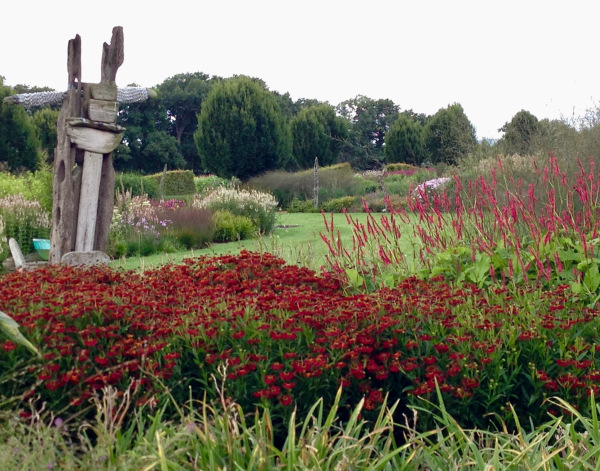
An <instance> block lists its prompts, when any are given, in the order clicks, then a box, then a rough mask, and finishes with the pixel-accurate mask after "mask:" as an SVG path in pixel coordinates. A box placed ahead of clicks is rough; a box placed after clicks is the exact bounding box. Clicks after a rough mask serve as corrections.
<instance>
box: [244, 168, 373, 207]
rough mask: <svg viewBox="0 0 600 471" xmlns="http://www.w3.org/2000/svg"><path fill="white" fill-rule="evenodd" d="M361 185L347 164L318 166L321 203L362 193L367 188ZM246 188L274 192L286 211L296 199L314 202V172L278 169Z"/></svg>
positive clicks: (255, 179) (360, 181) (257, 178)
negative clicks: (362, 189)
mask: <svg viewBox="0 0 600 471" xmlns="http://www.w3.org/2000/svg"><path fill="white" fill-rule="evenodd" d="M362 184H363V182H362V180H361V179H360V178H359V177H356V175H355V173H354V171H353V170H352V168H351V167H350V164H348V163H344V164H337V165H332V166H330V167H319V201H326V200H327V199H330V198H337V197H341V196H349V195H356V194H359V193H360V192H361V188H364V186H363V185H362ZM247 185H248V186H249V187H251V188H256V189H258V190H261V191H267V192H269V193H272V194H273V195H275V197H276V198H277V201H278V202H279V204H280V205H281V207H282V208H284V209H286V208H288V207H289V205H290V204H291V202H292V201H294V200H295V199H297V200H307V199H310V200H312V198H313V193H314V172H313V170H304V171H301V172H285V171H282V170H276V171H272V172H267V173H265V174H264V175H261V176H259V177H254V178H252V179H250V180H248V182H247Z"/></svg>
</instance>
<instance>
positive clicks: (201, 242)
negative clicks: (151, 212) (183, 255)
mask: <svg viewBox="0 0 600 471" xmlns="http://www.w3.org/2000/svg"><path fill="white" fill-rule="evenodd" d="M211 218H212V214H211V212H210V211H208V210H206V209H200V208H194V207H191V206H181V207H174V208H171V209H164V210H163V211H162V212H161V215H160V219H161V220H163V221H168V223H167V225H166V227H165V228H160V229H159V231H160V232H161V235H162V238H163V239H165V238H166V239H171V240H173V241H174V242H176V243H177V244H180V245H182V246H183V247H184V248H185V249H187V250H190V249H200V248H203V247H206V246H208V245H209V244H210V243H211V242H212V240H213V227H212V222H211Z"/></svg>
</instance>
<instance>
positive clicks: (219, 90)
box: [194, 76, 291, 180]
mask: <svg viewBox="0 0 600 471" xmlns="http://www.w3.org/2000/svg"><path fill="white" fill-rule="evenodd" d="M194 139H195V142H196V146H197V149H198V155H199V156H200V159H201V161H202V165H203V167H204V168H205V169H206V170H207V171H209V172H211V173H214V174H216V175H218V176H220V177H224V178H230V177H233V176H235V177H237V178H240V179H241V180H245V179H247V178H249V177H252V176H254V175H257V174H260V173H263V172H266V171H268V170H273V169H275V168H281V167H286V166H288V165H290V159H291V140H290V136H289V127H288V125H287V123H286V122H285V119H284V117H283V114H282V113H281V109H280V107H279V103H278V101H277V99H276V98H275V96H274V95H273V94H272V93H271V92H269V91H268V90H267V89H265V88H264V87H263V86H261V85H260V84H259V83H258V82H257V81H256V80H253V79H251V78H248V77H244V76H239V77H234V78H231V79H227V80H225V81H223V82H221V83H218V84H216V85H215V86H214V87H213V89H212V90H211V92H210V93H209V95H208V96H207V98H206V100H205V101H204V103H203V105H202V110H201V111H200V114H199V115H198V129H197V131H196V132H195V133H194Z"/></svg>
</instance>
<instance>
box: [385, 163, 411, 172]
mask: <svg viewBox="0 0 600 471" xmlns="http://www.w3.org/2000/svg"><path fill="white" fill-rule="evenodd" d="M385 168H386V170H387V171H388V172H395V171H397V170H418V167H415V166H414V165H411V164H407V163H405V162H392V163H388V164H387V165H386V166H385Z"/></svg>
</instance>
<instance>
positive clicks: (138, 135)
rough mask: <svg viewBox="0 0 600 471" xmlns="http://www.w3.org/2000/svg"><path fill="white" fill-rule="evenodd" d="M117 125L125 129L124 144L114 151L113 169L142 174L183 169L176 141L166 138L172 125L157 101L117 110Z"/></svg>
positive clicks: (131, 105) (183, 164)
mask: <svg viewBox="0 0 600 471" xmlns="http://www.w3.org/2000/svg"><path fill="white" fill-rule="evenodd" d="M117 123H118V124H120V125H122V126H124V127H125V134H124V136H123V141H122V143H121V144H120V145H119V147H118V148H117V150H116V151H115V161H114V165H115V169H116V170H117V171H132V172H142V173H146V174H147V173H153V172H159V171H160V170H162V169H163V168H164V166H165V165H167V167H168V168H170V169H178V168H184V167H185V165H186V162H185V160H184V158H183V156H182V155H181V150H180V148H179V144H178V142H177V139H176V138H175V137H173V136H171V135H169V133H168V130H169V126H170V125H171V123H170V122H169V120H168V119H167V112H166V110H165V108H164V105H163V104H162V103H161V101H160V99H156V100H154V99H153V100H146V101H143V102H139V103H126V104H122V105H121V106H120V110H119V116H118V120H117Z"/></svg>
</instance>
